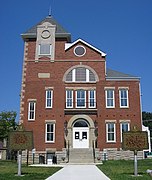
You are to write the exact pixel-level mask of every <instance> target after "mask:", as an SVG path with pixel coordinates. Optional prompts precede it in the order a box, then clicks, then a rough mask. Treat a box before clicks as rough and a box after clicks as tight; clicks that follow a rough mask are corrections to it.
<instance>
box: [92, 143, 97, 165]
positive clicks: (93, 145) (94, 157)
mask: <svg viewBox="0 0 152 180" xmlns="http://www.w3.org/2000/svg"><path fill="white" fill-rule="evenodd" d="M92 149H93V160H94V163H95V159H96V156H95V141H94V140H93V141H92Z"/></svg>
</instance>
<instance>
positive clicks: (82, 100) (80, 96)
mask: <svg viewBox="0 0 152 180" xmlns="http://www.w3.org/2000/svg"><path fill="white" fill-rule="evenodd" d="M76 108H86V91H85V90H82V89H81V90H77V91H76Z"/></svg>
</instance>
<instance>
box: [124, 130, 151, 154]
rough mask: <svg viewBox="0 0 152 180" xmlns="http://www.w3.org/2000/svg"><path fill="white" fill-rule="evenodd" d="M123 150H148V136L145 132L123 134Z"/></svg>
mask: <svg viewBox="0 0 152 180" xmlns="http://www.w3.org/2000/svg"><path fill="white" fill-rule="evenodd" d="M122 137H123V141H122V148H123V150H130V151H142V150H144V149H148V135H147V132H145V131H128V132H123V136H122Z"/></svg>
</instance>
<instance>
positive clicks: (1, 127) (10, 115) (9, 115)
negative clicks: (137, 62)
mask: <svg viewBox="0 0 152 180" xmlns="http://www.w3.org/2000/svg"><path fill="white" fill-rule="evenodd" d="M16 116H17V113H16V112H15V111H3V112H1V113H0V141H3V140H4V139H7V137H8V133H9V132H10V131H12V130H15V129H16V127H17V123H16V122H15V119H16Z"/></svg>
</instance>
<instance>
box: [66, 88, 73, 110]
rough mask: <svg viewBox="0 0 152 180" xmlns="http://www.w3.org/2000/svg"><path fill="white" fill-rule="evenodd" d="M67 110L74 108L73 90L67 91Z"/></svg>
mask: <svg viewBox="0 0 152 180" xmlns="http://www.w3.org/2000/svg"><path fill="white" fill-rule="evenodd" d="M66 108H73V90H70V89H68V90H66Z"/></svg>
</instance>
